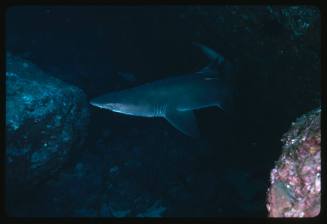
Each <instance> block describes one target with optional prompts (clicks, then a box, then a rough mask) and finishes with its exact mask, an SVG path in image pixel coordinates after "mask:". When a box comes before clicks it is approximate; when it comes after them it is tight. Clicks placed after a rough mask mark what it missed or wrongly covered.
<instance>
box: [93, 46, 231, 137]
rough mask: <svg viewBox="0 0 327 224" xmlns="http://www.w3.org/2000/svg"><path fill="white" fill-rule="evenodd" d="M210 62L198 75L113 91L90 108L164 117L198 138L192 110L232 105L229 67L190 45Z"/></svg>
mask: <svg viewBox="0 0 327 224" xmlns="http://www.w3.org/2000/svg"><path fill="white" fill-rule="evenodd" d="M193 44H194V45H196V46H197V47H199V48H200V49H201V50H202V52H203V53H204V54H205V55H206V56H207V57H208V58H209V60H210V61H211V62H210V63H209V65H208V66H206V67H204V68H203V69H201V70H200V71H198V72H195V73H192V74H187V75H181V76H176V77H172V78H167V79H163V80H158V81H154V82H151V83H146V84H143V85H140V86H137V87H133V88H130V89H125V90H121V91H114V92H110V93H108V94H105V95H102V96H99V97H96V98H94V99H92V100H91V102H90V103H91V104H92V105H93V106H96V107H99V108H103V109H107V110H111V111H113V112H117V113H122V114H127V115H130V116H141V117H161V118H165V119H166V120H167V121H168V122H169V123H170V124H171V125H173V126H174V127H175V128H176V129H178V130H179V131H181V132H182V133H184V134H186V135H188V136H192V137H196V136H199V130H198V127H197V122H196V119H195V116H194V112H193V110H195V109H200V108H205V107H211V106H217V107H219V108H220V109H222V110H229V109H230V107H231V105H232V94H233V89H232V81H231V80H232V75H233V74H231V73H232V72H231V64H230V63H229V61H227V60H226V59H225V58H224V57H223V56H222V55H220V54H219V53H217V52H215V51H214V50H212V49H210V48H208V47H206V46H204V45H203V44H199V43H193Z"/></svg>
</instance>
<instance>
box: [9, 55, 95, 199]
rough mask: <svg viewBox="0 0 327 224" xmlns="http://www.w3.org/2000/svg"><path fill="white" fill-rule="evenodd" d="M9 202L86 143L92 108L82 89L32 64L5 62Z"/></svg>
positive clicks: (19, 61)
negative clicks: (89, 107) (90, 108)
mask: <svg viewBox="0 0 327 224" xmlns="http://www.w3.org/2000/svg"><path fill="white" fill-rule="evenodd" d="M6 60H7V61H6V66H7V67H6V183H7V194H8V198H7V199H8V201H11V202H12V197H14V196H17V195H19V193H23V192H26V191H29V190H31V189H33V188H34V187H35V186H36V184H40V183H42V182H43V181H46V180H47V178H48V177H51V175H52V174H55V173H56V172H57V171H58V170H60V168H61V167H62V166H63V165H64V163H65V162H66V161H67V160H68V159H69V158H70V156H71V155H72V154H73V153H74V149H76V150H78V148H79V147H80V146H81V144H82V143H83V139H84V136H85V134H86V124H87V122H88V116H89V112H88V104H87V100H86V97H85V94H84V93H83V92H82V91H81V90H80V89H78V88H76V87H74V86H71V85H68V84H66V83H64V82H62V81H60V80H58V79H56V78H53V77H51V76H49V75H47V74H46V73H45V72H43V71H41V70H40V69H39V68H38V67H37V66H35V65H33V64H32V63H31V62H29V61H26V60H22V59H20V58H17V57H14V56H12V55H11V54H7V58H6Z"/></svg>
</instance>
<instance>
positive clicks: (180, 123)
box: [165, 109, 199, 137]
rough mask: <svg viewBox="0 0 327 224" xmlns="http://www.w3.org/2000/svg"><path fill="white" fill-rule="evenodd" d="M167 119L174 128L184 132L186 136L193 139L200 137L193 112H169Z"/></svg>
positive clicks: (173, 110) (174, 110)
mask: <svg viewBox="0 0 327 224" xmlns="http://www.w3.org/2000/svg"><path fill="white" fill-rule="evenodd" d="M165 118H166V120H167V121H168V122H169V123H170V124H171V125H172V126H174V127H175V128H176V129H178V130H179V131H181V132H183V133H184V134H185V135H188V136H192V137H198V136H199V130H198V127H197V123H196V119H195V116H194V113H193V111H192V110H187V111H178V110H176V109H172V110H168V111H167V113H166V115H165Z"/></svg>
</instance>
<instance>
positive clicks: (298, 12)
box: [267, 5, 320, 39]
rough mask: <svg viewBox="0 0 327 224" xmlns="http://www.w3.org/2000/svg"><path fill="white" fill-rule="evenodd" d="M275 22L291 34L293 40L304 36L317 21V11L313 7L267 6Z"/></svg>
mask: <svg viewBox="0 0 327 224" xmlns="http://www.w3.org/2000/svg"><path fill="white" fill-rule="evenodd" d="M267 9H268V10H269V12H270V13H271V14H272V15H273V17H274V18H276V20H277V21H278V22H279V23H280V24H282V25H283V26H284V27H285V28H286V29H287V30H289V31H290V32H291V36H292V38H293V39H296V38H299V37H301V36H302V35H304V34H305V33H306V32H307V31H308V29H310V26H311V25H312V24H313V23H315V22H316V21H317V20H318V19H319V14H320V12H319V9H318V8H316V7H313V6H304V5H298V6H289V7H284V6H267Z"/></svg>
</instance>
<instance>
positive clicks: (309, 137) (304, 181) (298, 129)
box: [267, 108, 321, 217]
mask: <svg viewBox="0 0 327 224" xmlns="http://www.w3.org/2000/svg"><path fill="white" fill-rule="evenodd" d="M320 111H321V109H320V108H319V109H317V110H314V111H311V112H310V113H308V114H305V115H303V116H302V117H300V118H298V119H297V120H296V122H294V123H293V124H292V127H291V128H290V130H289V131H288V132H287V133H286V134H285V135H284V138H283V139H282V141H283V142H284V147H283V152H282V155H281V156H280V158H279V160H278V161H277V163H276V166H275V168H274V169H273V170H272V171H271V179H270V181H271V186H270V188H269V191H268V197H267V200H268V202H267V209H268V212H269V216H270V217H313V216H317V215H319V213H320V195H321V193H320V190H321V180H320V172H321V157H320V151H321V145H320V142H321V132H320Z"/></svg>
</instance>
